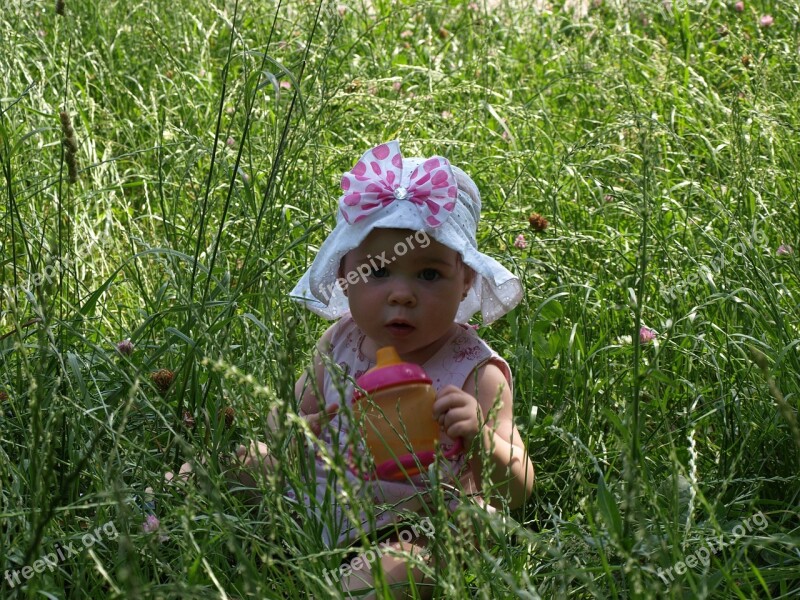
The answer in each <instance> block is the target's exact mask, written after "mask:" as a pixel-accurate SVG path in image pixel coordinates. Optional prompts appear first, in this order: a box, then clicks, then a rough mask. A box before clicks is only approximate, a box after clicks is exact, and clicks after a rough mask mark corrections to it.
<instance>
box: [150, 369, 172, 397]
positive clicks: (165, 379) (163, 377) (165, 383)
mask: <svg viewBox="0 0 800 600" xmlns="http://www.w3.org/2000/svg"><path fill="white" fill-rule="evenodd" d="M174 380H175V373H173V372H172V371H170V370H169V369H159V370H158V371H154V372H152V373H150V381H152V382H153V385H155V386H156V389H157V390H158V391H159V392H161V393H162V394H166V393H167V392H168V391H169V388H170V386H171V385H172V382H173V381H174Z"/></svg>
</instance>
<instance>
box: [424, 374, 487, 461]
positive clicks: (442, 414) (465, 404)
mask: <svg viewBox="0 0 800 600" xmlns="http://www.w3.org/2000/svg"><path fill="white" fill-rule="evenodd" d="M480 410H481V409H480V406H479V405H478V401H477V400H476V399H475V398H474V397H473V396H470V395H469V394H468V393H467V392H465V391H464V390H462V389H460V388H458V387H456V386H454V385H448V386H447V387H445V388H444V389H443V390H442V391H441V392H440V393H439V396H438V397H437V398H436V402H434V403H433V418H434V419H436V420H437V421H439V425H441V427H442V429H443V430H444V432H445V433H446V434H447V436H448V437H450V438H452V439H456V438H463V439H464V446H465V447H466V448H469V446H470V444H472V440H473V439H474V438H475V436H476V435H478V432H479V431H480V422H479V421H478V415H479V414H480Z"/></svg>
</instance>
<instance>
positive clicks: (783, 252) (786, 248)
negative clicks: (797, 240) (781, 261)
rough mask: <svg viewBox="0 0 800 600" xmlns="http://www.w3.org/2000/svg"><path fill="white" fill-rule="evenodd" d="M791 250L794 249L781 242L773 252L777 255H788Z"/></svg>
mask: <svg viewBox="0 0 800 600" xmlns="http://www.w3.org/2000/svg"><path fill="white" fill-rule="evenodd" d="M793 252H794V250H793V249H792V247H791V246H789V245H788V244H781V245H780V246H778V249H777V250H775V254H777V255H778V256H789V255H790V254H792V253H793Z"/></svg>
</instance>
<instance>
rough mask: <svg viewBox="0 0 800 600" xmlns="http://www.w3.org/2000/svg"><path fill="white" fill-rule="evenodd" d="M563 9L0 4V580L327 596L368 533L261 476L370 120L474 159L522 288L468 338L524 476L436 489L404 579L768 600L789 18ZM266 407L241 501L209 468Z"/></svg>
mask: <svg viewBox="0 0 800 600" xmlns="http://www.w3.org/2000/svg"><path fill="white" fill-rule="evenodd" d="M583 8H585V11H584V12H585V14H584V12H582V11H581V6H578V7H577V8H576V7H574V6H569V7H563V6H562V0H553V2H552V3H546V2H527V1H520V0H499V1H497V2H487V0H479V1H477V2H473V3H467V2H460V1H456V0H449V1H444V0H441V1H439V0H436V1H435V0H430V1H424V2H392V1H388V0H373V1H372V2H367V1H366V0H342V1H341V2H339V3H337V2H333V3H330V2H317V1H315V0H286V1H284V2H278V1H268V0H209V1H207V2H200V1H198V0H180V1H172V2H168V1H166V0H108V1H105V2H93V1H90V0H63V1H59V2H55V1H50V0H49V1H47V2H45V1H40V0H10V1H9V0H6V1H5V2H4V3H3V8H2V9H0V180H1V181H2V185H0V576H2V579H0V597H2V598H231V599H238V598H242V599H243V598H315V599H316V598H337V597H342V593H341V591H339V588H338V587H337V581H336V579H337V577H338V574H339V573H341V567H342V565H344V564H346V561H348V560H350V559H352V557H353V556H355V555H359V554H363V553H365V552H367V551H369V550H370V549H374V548H375V547H376V540H373V539H370V538H369V536H363V537H362V538H361V539H360V540H359V541H358V542H356V543H355V545H354V546H353V547H351V548H329V547H326V546H325V545H324V544H323V543H322V540H321V539H320V529H321V523H320V520H319V519H318V518H316V517H315V515H314V514H313V513H312V512H311V511H306V513H303V514H295V512H294V511H293V509H292V508H291V507H290V506H289V505H288V504H287V502H286V499H285V497H284V494H283V491H284V490H286V489H288V488H294V489H295V490H302V489H307V488H308V486H309V484H306V483H304V477H303V476H304V473H305V463H304V462H303V461H302V460H301V458H300V457H301V454H302V450H301V445H302V444H311V445H313V444H314V440H315V437H314V435H313V434H312V433H311V432H310V430H309V429H308V428H307V427H304V422H303V421H302V420H301V419H299V418H298V417H297V412H296V411H297V407H296V405H295V401H294V383H295V381H296V379H297V378H298V377H299V376H300V375H301V374H302V373H303V371H304V369H306V368H307V366H308V364H309V361H310V358H311V354H312V349H313V345H314V342H315V341H316V340H317V339H318V337H319V336H320V334H321V333H322V332H323V331H324V330H325V328H326V327H327V323H326V322H325V321H323V320H322V319H320V318H318V317H316V316H315V315H313V314H312V313H311V312H309V311H308V310H306V309H305V308H303V307H302V306H300V305H299V304H297V303H296V302H294V301H293V300H291V299H290V298H289V296H288V293H289V291H290V290H291V289H292V287H293V286H294V283H295V282H296V281H297V280H298V279H299V277H300V276H301V275H302V273H303V272H304V271H305V269H306V268H307V267H308V265H309V264H310V261H311V260H312V259H313V257H314V255H315V253H316V251H317V249H318V248H319V245H320V244H321V243H322V241H323V240H324V239H325V236H326V235H327V234H328V233H329V232H330V231H331V229H332V227H333V224H334V219H335V213H336V210H337V199H338V196H339V195H340V188H339V182H340V178H341V176H342V173H344V172H345V171H347V170H349V169H350V168H352V166H353V165H354V164H355V162H356V160H358V158H359V157H360V156H361V154H362V153H363V152H364V151H366V150H367V149H369V148H371V147H373V146H375V145H377V144H379V143H381V142H384V141H388V140H392V139H398V140H400V143H401V148H402V149H403V152H404V154H405V155H406V156H413V155H425V156H429V155H433V154H440V155H443V156H445V157H447V158H448V159H449V160H450V161H451V162H452V163H453V164H455V165H458V166H460V167H462V168H463V169H465V170H466V171H467V172H468V173H470V174H471V175H472V177H473V178H474V180H475V181H476V183H477V184H478V186H479V188H480V189H481V192H482V195H483V213H482V219H481V222H480V224H479V228H478V242H479V247H480V248H481V250H482V251H483V252H486V253H488V254H490V255H491V256H493V257H494V258H496V259H497V260H499V261H500V262H502V263H503V264H504V265H506V266H507V267H508V268H509V269H510V270H512V271H513V272H514V273H515V274H517V275H518V276H519V277H520V279H521V281H522V283H523V286H524V289H525V296H524V299H523V301H522V303H521V304H520V305H519V306H518V307H517V308H516V309H515V310H514V311H513V312H511V313H510V314H509V315H507V316H505V317H504V318H503V319H501V320H500V321H498V322H496V323H493V324H492V325H490V326H485V327H484V326H481V327H480V328H479V329H478V332H479V334H480V335H481V336H482V337H483V338H484V339H486V340H487V341H488V342H489V343H490V344H491V345H492V346H493V347H494V348H495V349H496V350H497V351H498V352H500V354H501V355H503V356H504V357H505V358H506V359H507V360H508V361H509V363H510V365H511V368H512V371H513V373H514V388H515V389H514V402H515V415H516V421H517V426H518V428H519V430H520V431H521V433H522V435H523V437H524V440H525V443H526V445H527V448H528V450H529V452H530V455H531V458H532V460H533V462H534V464H535V467H536V472H537V481H536V487H535V491H534V493H533V496H532V497H531V498H530V500H529V501H528V502H527V503H526V505H525V506H524V507H522V508H520V509H516V510H508V509H507V508H504V507H500V509H499V510H498V511H497V512H496V513H495V514H489V513H488V512H484V511H481V510H479V509H476V508H475V509H470V508H468V507H464V509H463V510H461V511H459V512H458V513H457V515H456V516H453V517H450V516H448V514H447V512H446V510H445V509H444V506H443V504H444V500H443V499H442V497H440V496H441V495H439V494H435V495H434V498H433V500H432V508H431V511H430V513H429V515H428V518H429V521H428V522H429V523H430V525H431V527H433V528H434V531H435V535H434V536H433V537H434V540H435V541H434V544H433V551H434V552H435V555H436V556H437V558H438V560H437V561H436V563H435V564H434V566H432V567H430V571H431V572H430V575H431V577H430V578H429V581H430V582H431V583H430V587H429V588H428V589H427V590H422V591H423V592H426V593H428V594H432V596H433V597H434V598H482V599H497V598H499V599H506V598H523V599H536V598H542V599H551V598H674V599H684V598H720V599H729V598H740V599H749V598H769V599H777V598H793V597H798V595H799V594H800V475H799V474H800V426H799V425H798V406H800V396H799V395H798V394H800V350H799V349H798V347H799V346H800V326H799V324H800V278H799V276H800V265H799V264H798V252H800V204H799V202H800V101H799V100H800V5H798V4H797V3H796V2H795V1H793V0H743V2H739V3H735V2H733V1H731V2H729V3H728V2H723V1H720V0H709V1H700V0H672V1H670V0H665V1H664V2H662V1H661V0H647V1H644V0H631V1H629V2H613V1H611V0H594V1H590V2H588V4H586V5H585V6H584V7H583ZM57 9H58V10H57ZM62 9H63V10H62ZM58 12H63V14H57V13H58ZM537 215H538V216H537ZM474 322H475V323H476V324H480V321H479V320H476V321H474ZM126 340H129V341H130V344H128V343H127V342H126V343H123V344H122V345H121V346H120V345H119V344H120V342H125V341H126ZM274 409H277V410H278V414H279V415H280V416H281V417H282V418H283V419H284V423H285V427H283V428H282V429H281V430H280V431H278V432H276V433H275V434H274V435H272V436H270V439H269V444H270V447H271V448H272V450H273V453H274V455H275V456H276V457H278V467H277V468H276V470H275V472H274V473H273V474H271V475H270V476H269V477H267V478H263V480H260V481H259V482H258V486H259V488H260V491H261V493H262V494H263V498H262V499H261V501H259V502H255V503H253V502H247V501H246V499H245V498H244V497H243V496H242V495H241V494H239V493H237V491H236V490H235V489H231V488H230V486H229V485H228V484H227V483H226V477H225V472H226V470H227V469H229V467H230V465H229V461H228V460H227V459H228V457H229V456H230V454H231V451H232V449H233V448H234V447H235V446H236V445H237V444H240V443H244V442H245V441H246V440H248V439H262V440H264V439H265V436H266V434H265V429H266V418H267V415H268V413H269V412H270V411H271V410H274ZM335 458H336V457H334V459H332V460H333V464H334V465H336V468H341V464H342V463H341V461H338V462H337V460H335ZM185 461H192V462H193V463H194V464H195V465H196V468H195V473H194V475H193V476H192V477H191V478H190V479H189V481H187V482H186V483H185V484H182V485H166V484H165V482H164V473H165V472H166V471H170V470H175V469H177V468H178V467H179V466H180V465H181V464H182V463H183V462H185ZM304 486H305V488H304ZM147 488H152V495H151V494H148V493H146V492H145V490H146V489H147ZM363 508H365V509H366V510H368V511H369V510H371V507H369V506H365V507H363ZM301 513H302V511H301ZM153 515H154V516H153ZM457 521H458V522H457ZM462 522H463V523H462ZM462 524H467V525H469V527H470V528H473V529H474V531H475V535H474V538H472V537H470V536H465V534H464V528H463V527H460V525H462ZM418 593H420V590H417V591H415V592H413V594H414V595H415V596H416V595H417V594H418ZM377 595H378V597H379V598H384V597H386V598H389V597H391V591H390V590H389V589H388V587H386V586H382V587H381V588H380V589H379V590H378V592H377Z"/></svg>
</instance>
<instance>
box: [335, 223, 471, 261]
mask: <svg viewBox="0 0 800 600" xmlns="http://www.w3.org/2000/svg"><path fill="white" fill-rule="evenodd" d="M381 252H383V253H385V256H386V257H387V258H392V257H397V258H400V257H402V256H407V255H415V256H420V255H436V256H440V257H445V256H451V255H452V257H453V258H456V257H457V256H458V252H456V251H455V250H453V249H452V248H450V247H448V246H445V245H444V244H442V243H440V242H438V241H436V240H435V239H433V237H431V236H430V235H429V234H428V233H427V232H426V231H423V230H420V231H414V230H412V229H384V228H376V229H373V230H372V231H371V232H370V233H369V235H367V237H366V238H364V240H363V241H362V242H361V243H360V244H359V245H358V246H357V247H356V248H354V249H353V250H351V251H350V252H348V253H347V255H348V256H350V257H355V256H360V257H361V258H364V257H365V256H366V255H367V254H371V255H373V256H374V255H376V254H378V253H381Z"/></svg>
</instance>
